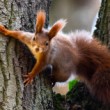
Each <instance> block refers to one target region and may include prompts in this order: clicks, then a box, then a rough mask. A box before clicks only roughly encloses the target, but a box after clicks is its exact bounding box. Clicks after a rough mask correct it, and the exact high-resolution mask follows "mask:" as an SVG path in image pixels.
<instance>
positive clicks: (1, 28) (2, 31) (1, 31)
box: [0, 25, 7, 35]
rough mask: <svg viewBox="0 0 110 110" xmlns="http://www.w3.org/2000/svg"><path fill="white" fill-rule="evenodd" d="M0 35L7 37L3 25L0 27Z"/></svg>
mask: <svg viewBox="0 0 110 110" xmlns="http://www.w3.org/2000/svg"><path fill="white" fill-rule="evenodd" d="M0 33H2V34H4V35H7V31H6V28H5V27H4V26H3V25H0Z"/></svg>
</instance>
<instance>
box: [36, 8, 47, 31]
mask: <svg viewBox="0 0 110 110" xmlns="http://www.w3.org/2000/svg"><path fill="white" fill-rule="evenodd" d="M45 17H46V15H45V12H44V11H43V10H40V11H38V12H37V17H36V21H37V22H36V33H39V32H41V31H42V28H43V26H44V24H45V19H46V18H45Z"/></svg>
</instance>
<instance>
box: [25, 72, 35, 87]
mask: <svg viewBox="0 0 110 110" xmlns="http://www.w3.org/2000/svg"><path fill="white" fill-rule="evenodd" d="M24 77H25V78H26V79H25V80H24V84H25V86H27V85H28V84H32V82H33V78H34V77H33V75H31V74H30V73H29V74H28V75H24Z"/></svg>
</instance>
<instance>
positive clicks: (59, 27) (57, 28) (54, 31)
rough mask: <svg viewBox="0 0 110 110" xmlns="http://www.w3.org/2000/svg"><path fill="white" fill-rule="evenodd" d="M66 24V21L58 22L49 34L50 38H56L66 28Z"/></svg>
mask: <svg viewBox="0 0 110 110" xmlns="http://www.w3.org/2000/svg"><path fill="white" fill-rule="evenodd" d="M66 23H67V22H66V20H63V19H60V20H58V21H57V22H56V23H55V24H54V25H53V26H52V28H51V29H50V31H49V32H48V36H49V38H50V39H52V38H53V37H54V36H56V34H57V33H58V32H59V31H60V30H62V29H63V28H64V27H65V25H66Z"/></svg>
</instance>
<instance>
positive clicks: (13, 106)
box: [0, 0, 54, 110]
mask: <svg viewBox="0 0 110 110" xmlns="http://www.w3.org/2000/svg"><path fill="white" fill-rule="evenodd" d="M50 2H51V0H0V23H2V24H3V25H5V26H7V27H8V28H10V29H22V30H24V31H29V32H33V31H34V27H35V20H36V19H35V18H36V11H37V10H39V9H44V10H45V11H46V14H47V20H46V25H45V26H47V25H48V21H49V17H48V14H49V6H50ZM33 64H34V58H33V56H32V55H31V53H30V52H29V50H28V49H27V47H26V46H25V45H24V44H22V43H20V42H18V41H17V40H15V39H13V38H7V37H5V36H3V35H1V34H0V110H53V109H54V108H53V101H52V92H51V87H50V85H49V83H48V81H47V80H46V79H44V78H43V77H42V76H41V75H39V76H36V79H35V80H34V82H33V84H32V85H29V86H27V87H24V85H23V77H22V76H23V74H27V73H28V72H29V71H30V70H31V69H32V67H33Z"/></svg>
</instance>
